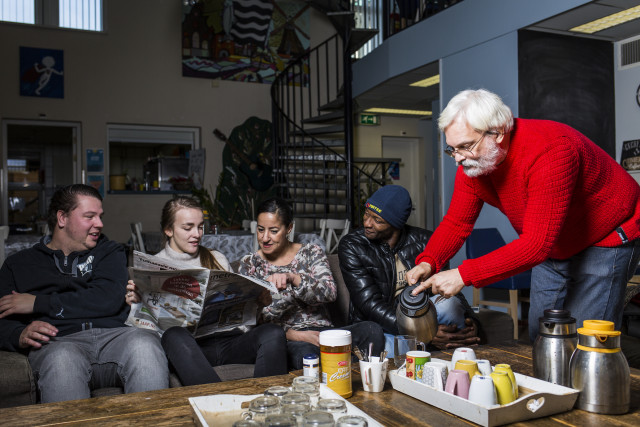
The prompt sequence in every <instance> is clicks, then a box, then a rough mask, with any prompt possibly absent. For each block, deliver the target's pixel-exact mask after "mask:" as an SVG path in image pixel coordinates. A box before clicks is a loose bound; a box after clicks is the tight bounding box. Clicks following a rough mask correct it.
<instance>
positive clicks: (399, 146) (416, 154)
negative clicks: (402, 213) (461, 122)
mask: <svg viewBox="0 0 640 427" xmlns="http://www.w3.org/2000/svg"><path fill="white" fill-rule="evenodd" d="M382 157H385V158H400V159H402V160H401V161H400V171H399V175H398V179H394V180H392V182H391V184H395V185H401V186H403V187H404V188H406V189H407V191H409V194H411V201H412V202H413V211H412V212H411V216H410V217H409V220H408V221H407V223H408V224H409V225H413V226H416V227H423V228H424V227H425V221H424V218H425V216H424V193H425V185H424V179H423V177H424V167H423V165H422V164H421V163H420V139H419V138H403V137H394V136H383V137H382Z"/></svg>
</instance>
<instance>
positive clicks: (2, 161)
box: [0, 119, 84, 225]
mask: <svg viewBox="0 0 640 427" xmlns="http://www.w3.org/2000/svg"><path fill="white" fill-rule="evenodd" d="M10 125H21V126H59V127H68V128H71V132H72V136H71V144H72V147H71V150H72V153H73V159H72V162H73V182H74V183H77V182H79V181H80V179H81V180H82V183H84V174H81V168H82V123H80V122H65V121H49V120H28V119H3V120H2V153H1V155H2V158H0V203H1V204H2V208H1V209H0V224H3V225H9V203H8V202H9V200H8V197H9V172H8V170H7V155H8V154H7V153H8V144H9V141H8V138H9V131H8V127H9V126H10ZM81 175H82V176H81Z"/></svg>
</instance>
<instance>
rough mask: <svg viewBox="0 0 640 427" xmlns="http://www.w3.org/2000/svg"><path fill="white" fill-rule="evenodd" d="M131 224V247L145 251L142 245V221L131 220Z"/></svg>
mask: <svg viewBox="0 0 640 427" xmlns="http://www.w3.org/2000/svg"><path fill="white" fill-rule="evenodd" d="M130 226H131V241H132V243H133V249H135V250H136V251H139V252H142V253H145V254H146V253H147V250H146V249H145V247H144V239H143V238H142V223H141V222H132V223H131V224H130Z"/></svg>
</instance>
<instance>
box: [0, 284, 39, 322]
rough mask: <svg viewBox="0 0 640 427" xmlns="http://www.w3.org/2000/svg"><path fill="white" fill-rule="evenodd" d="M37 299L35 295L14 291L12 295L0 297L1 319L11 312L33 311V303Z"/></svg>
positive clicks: (29, 312) (27, 312) (24, 312)
mask: <svg viewBox="0 0 640 427" xmlns="http://www.w3.org/2000/svg"><path fill="white" fill-rule="evenodd" d="M35 301H36V296H35V295H31V294H21V293H18V292H16V291H12V292H11V295H5V296H3V297H2V298H0V319H2V318H3V317H7V316H9V315H11V314H31V313H33V303H34V302H35Z"/></svg>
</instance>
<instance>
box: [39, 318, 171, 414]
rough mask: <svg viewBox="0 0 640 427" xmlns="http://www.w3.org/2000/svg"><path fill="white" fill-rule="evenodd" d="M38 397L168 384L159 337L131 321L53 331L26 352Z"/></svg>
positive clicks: (45, 400)
mask: <svg viewBox="0 0 640 427" xmlns="http://www.w3.org/2000/svg"><path fill="white" fill-rule="evenodd" d="M29 363H30V364H31V369H32V370H33V372H34V376H35V378H36V381H37V384H38V389H39V391H40V401H41V402H42V403H48V402H61V401H64V400H75V399H87V398H89V397H91V390H92V389H97V388H102V387H123V388H124V392H125V393H135V392H138V391H148V390H158V389H162V388H167V387H169V368H168V364H167V358H166V357H165V355H164V351H162V347H161V346H160V337H159V336H158V335H157V334H156V333H155V332H151V331H147V330H144V329H138V328H133V327H121V328H102V329H101V328H96V329H89V330H86V331H81V332H76V333H74V334H70V335H66V336H62V337H54V338H51V341H50V342H49V343H48V344H44V345H43V346H42V347H41V348H39V349H37V350H32V351H31V352H30V353H29Z"/></svg>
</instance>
